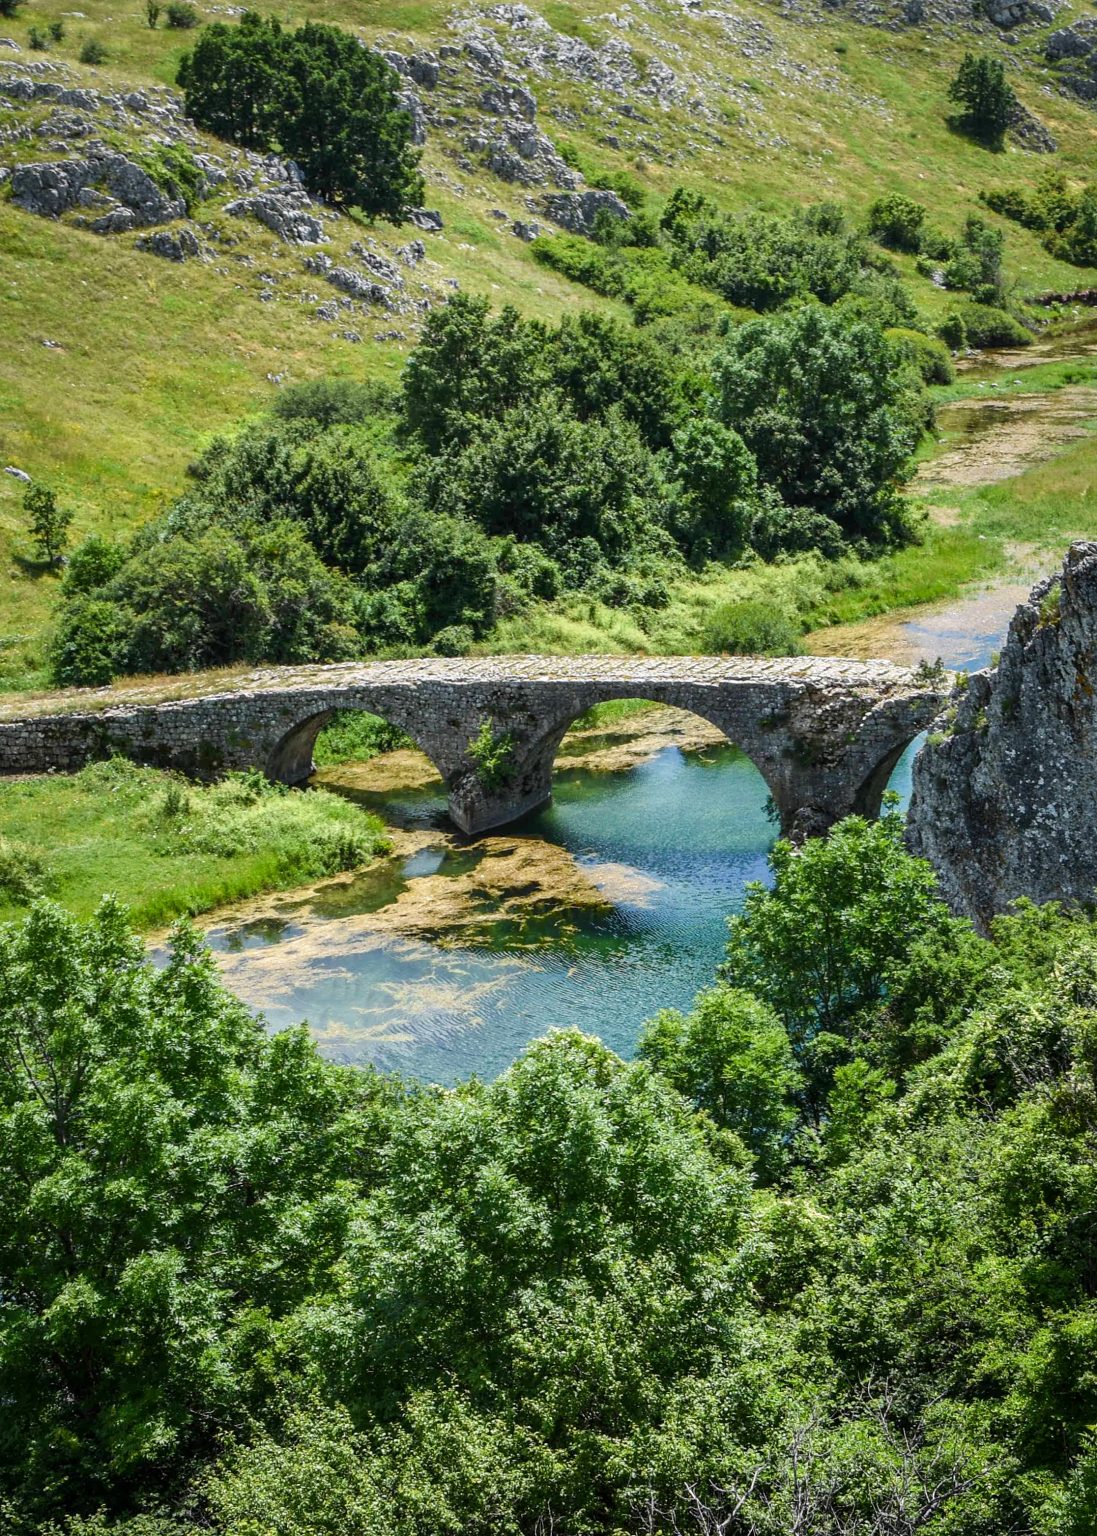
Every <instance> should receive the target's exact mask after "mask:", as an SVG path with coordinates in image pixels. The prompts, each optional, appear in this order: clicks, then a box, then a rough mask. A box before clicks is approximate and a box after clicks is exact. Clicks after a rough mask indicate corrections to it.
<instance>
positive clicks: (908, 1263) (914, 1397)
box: [0, 813, 1097, 1536]
mask: <svg viewBox="0 0 1097 1536" xmlns="http://www.w3.org/2000/svg"><path fill="white" fill-rule="evenodd" d="M1095 978H1097V931H1095V929H1094V925H1093V921H1092V919H1091V918H1090V917H1089V916H1087V915H1085V914H1073V915H1068V914H1065V913H1061V912H1059V911H1058V910H1057V909H1055V908H1054V907H1048V908H1045V909H1043V910H1037V909H1034V908H1030V907H1022V908H1021V909H1020V910H1019V911H1018V912H1017V913H1016V914H1015V915H1014V916H1011V917H1007V918H1003V919H1000V920H999V921H998V923H997V924H996V926H995V929H994V932H993V934H992V936H991V937H990V938H989V939H985V938H980V937H978V936H977V935H975V934H974V933H973V932H972V930H971V929H970V928H969V927H968V926H967V925H966V924H965V923H963V922H960V921H957V920H956V919H953V918H951V917H949V916H948V915H947V913H946V912H945V910H944V908H943V906H942V905H941V903H940V902H939V901H938V899H937V897H936V893H935V890H934V886H933V880H932V876H931V875H930V873H929V871H928V868H927V867H926V866H925V865H922V864H920V863H918V862H917V861H915V860H913V859H911V858H910V856H909V855H908V854H906V853H905V852H904V851H903V848H902V832H901V825H900V823H899V821H898V818H897V817H896V816H895V815H894V814H893V813H887V814H885V817H884V819H883V820H882V821H881V822H880V823H879V824H877V825H874V826H870V825H867V824H866V823H864V822H862V821H859V820H856V819H853V820H850V821H848V822H846V823H844V824H842V826H840V827H839V828H837V829H836V830H835V832H834V833H833V834H832V836H831V837H830V839H828V840H827V841H826V842H818V843H810V844H808V845H807V847H806V848H805V850H804V851H803V853H802V854H801V855H800V856H799V857H796V858H794V857H792V856H791V850H789V849H787V847H785V846H784V845H778V848H777V850H776V852H775V855H774V883H773V886H772V889H771V890H769V891H762V890H761V889H760V888H759V889H758V890H756V891H755V892H754V893H753V895H752V896H751V898H750V902H749V904H748V908H747V909H746V911H745V912H744V913H743V915H742V916H741V917H740V918H737V919H736V920H734V921H733V924H732V933H731V944H730V949H729V960H728V977H727V979H725V980H723V981H721V982H720V983H719V984H718V985H717V986H716V987H715V988H714V989H713V990H711V991H709V992H707V993H706V994H704V995H703V996H702V997H701V998H699V999H698V1002H697V1006H696V1009H695V1011H694V1012H693V1013H691V1014H690V1015H688V1016H683V1015H680V1014H674V1013H664V1014H661V1015H659V1016H658V1017H657V1018H656V1019H654V1020H653V1021H652V1022H651V1023H650V1024H649V1025H648V1026H647V1028H646V1030H645V1032H644V1036H643V1040H642V1044H641V1050H640V1060H639V1061H638V1062H635V1063H632V1064H626V1063H624V1062H622V1061H620V1060H619V1059H617V1058H616V1057H615V1056H614V1055H613V1054H612V1053H611V1052H609V1051H608V1050H607V1049H606V1048H605V1047H604V1046H602V1045H601V1044H600V1043H599V1042H597V1041H595V1040H592V1039H588V1038H585V1037H584V1036H582V1035H580V1034H578V1033H576V1032H574V1031H561V1032H557V1033H554V1034H552V1035H550V1036H549V1037H548V1038H547V1039H545V1040H542V1041H539V1042H537V1043H536V1044H534V1045H533V1046H531V1047H529V1048H528V1049H527V1050H526V1051H525V1052H524V1054H523V1055H522V1056H521V1057H520V1058H519V1059H518V1061H516V1062H515V1063H514V1064H513V1066H511V1067H510V1068H509V1069H508V1071H506V1072H505V1073H504V1074H503V1076H502V1077H501V1078H499V1079H498V1081H496V1082H495V1083H493V1084H490V1085H485V1084H483V1083H481V1082H478V1081H472V1082H469V1083H465V1084H462V1085H460V1086H458V1087H457V1088H455V1089H453V1090H449V1091H441V1090H436V1089H425V1088H419V1087H417V1086H416V1085H414V1084H410V1083H402V1082H400V1081H398V1080H396V1079H392V1078H386V1077H383V1076H380V1075H378V1074H377V1073H375V1072H372V1071H360V1070H355V1069H350V1068H345V1067H339V1066H334V1065H328V1064H325V1063H324V1062H322V1061H321V1060H320V1059H319V1058H318V1056H317V1055H316V1052H315V1048H314V1047H313V1046H312V1044H311V1043H310V1042H309V1040H308V1037H307V1035H306V1033H305V1032H304V1031H303V1030H289V1031H286V1032H284V1033H282V1034H279V1035H276V1036H273V1037H267V1036H266V1035H265V1034H264V1033H263V1031H262V1029H261V1027H260V1026H259V1025H258V1024H257V1023H256V1022H255V1021H254V1020H253V1019H252V1017H251V1016H250V1015H249V1014H248V1013H247V1011H246V1010H245V1009H244V1008H243V1007H242V1006H241V1005H240V1004H239V1003H237V1002H236V1001H235V1000H234V999H232V998H231V996H230V995H229V994H228V993H226V992H225V991H224V990H223V989H222V988H221V987H220V986H219V984H218V983H217V981H216V979H215V976H214V972H213V968H212V963H211V960H210V957H209V956H208V955H205V954H203V952H202V950H201V947H200V946H199V944H198V942H197V940H196V938H195V936H194V934H193V932H192V931H190V930H188V929H187V928H186V927H183V928H180V929H179V930H177V932H176V934H175V937H174V941H173V952H172V956H171V959H170V960H169V963H168V964H167V966H166V967H165V968H164V969H161V970H156V969H154V968H153V967H151V966H150V965H149V964H148V963H147V961H146V960H145V958H144V954H143V951H142V948H141V946H140V945H139V944H138V943H137V942H136V941H135V940H134V938H133V937H132V936H131V935H130V933H129V931H128V929H127V923H126V919H125V916H124V913H123V912H122V911H120V909H119V908H118V907H117V906H116V905H114V904H112V903H108V904H107V905H105V906H104V907H103V908H102V909H101V910H100V911H99V912H98V914H97V915H96V916H94V917H93V918H92V919H91V920H89V921H87V922H85V923H81V922H78V921H77V920H75V919H73V918H72V917H69V916H66V915H64V914H63V913H62V912H61V910H60V909H59V908H57V907H55V906H53V905H51V904H50V903H49V902H40V903H38V904H37V905H36V906H35V907H34V908H33V910H32V913H31V915H30V917H29V918H28V920H27V921H26V922H25V923H24V924H22V925H15V924H10V925H6V926H4V927H2V928H0V1068H2V1070H0V1234H2V1235H0V1372H2V1375H3V1380H4V1383H5V1397H6V1401H5V1415H4V1421H3V1432H2V1434H0V1500H3V1506H2V1507H3V1509H4V1513H5V1521H6V1524H7V1528H8V1529H10V1530H11V1531H12V1532H13V1533H14V1536H32V1533H36V1536H37V1533H40V1536H46V1532H50V1533H52V1532H54V1531H56V1530H57V1529H59V1528H63V1529H64V1530H65V1531H66V1532H71V1533H72V1536H197V1533H198V1532H205V1533H213V1536H244V1533H254V1532H264V1533H266V1532H273V1533H278V1536H336V1533H338V1536H344V1533H346V1532H351V1531H354V1532H358V1531H362V1532H365V1531H369V1532H370V1533H376V1536H428V1533H431V1536H433V1533H435V1532H437V1531H445V1530H449V1531H454V1532H457V1531H461V1532H469V1533H473V1532H482V1533H484V1536H487V1533H488V1532H498V1533H503V1532H512V1533H514V1536H517V1533H519V1532H524V1531H536V1530H538V1529H541V1530H544V1529H546V1528H547V1527H548V1525H549V1523H550V1522H551V1523H555V1524H557V1525H558V1526H560V1525H563V1527H564V1528H566V1529H568V1530H574V1531H583V1532H586V1533H588V1536H610V1533H621V1532H637V1533H638V1532H643V1531H664V1530H665V1531H667V1532H673V1531H674V1530H675V1529H677V1530H680V1531H682V1530H688V1529H691V1528H696V1529H699V1530H719V1529H721V1528H722V1529H724V1530H726V1531H731V1532H735V1533H737V1536H738V1533H746V1532H755V1533H765V1536H779V1533H780V1536H784V1533H787V1532H788V1531H790V1530H794V1529H796V1524H795V1521H797V1520H799V1521H801V1522H804V1521H806V1525H804V1526H803V1528H804V1529H806V1530H810V1531H812V1532H828V1531H834V1532H838V1531H855V1530H858V1529H862V1530H872V1529H873V1528H874V1527H875V1528H876V1529H878V1530H879V1529H890V1530H892V1531H896V1532H902V1531H908V1530H925V1531H927V1532H930V1533H935V1532H940V1533H941V1536H946V1533H947V1536H986V1533H989V1532H995V1533H997V1532H1001V1531H1013V1532H1016V1533H1017V1536H1049V1533H1054V1536H1080V1533H1082V1532H1088V1531H1090V1530H1092V1528H1093V1523H1094V1520H1095V1519H1097V1503H1095V1496H1094V1488H1095V1479H1094V1475H1093V1467H1094V1448H1093V1439H1092V1430H1091V1425H1092V1422H1093V1418H1094V1414H1095V1413H1097V1397H1095V1395H1094V1389H1093V1386H1092V1382H1091V1381H1090V1377H1089V1374H1087V1372H1086V1369H1085V1364H1084V1362H1085V1360H1086V1358H1087V1356H1088V1352H1089V1351H1090V1345H1091V1340H1090V1334H1091V1332H1092V1316H1091V1314H1092V1295H1091V1292H1092V1275H1091V1270H1092V1245H1093V1240H1094V1233H1093V1230H1092V1228H1093V1204H1094V1165H1093V1156H1092V1142H1093V1137H1094V1134H1095V1125H1094V1108H1093V1106H1094V1102H1095V1101H1097V1079H1095V1071H1094V1061H1095V1059H1097V1057H1095V1052H1094V1038H1095V1032H1097V981H1095ZM58 1521H60V1522H61V1525H60V1526H59V1525H58V1524H57V1523H56V1522H58ZM881 1521H885V1522H886V1523H885V1524H883V1525H882V1526H881V1523H880V1522H881Z"/></svg>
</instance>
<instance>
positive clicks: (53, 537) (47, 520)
mask: <svg viewBox="0 0 1097 1536" xmlns="http://www.w3.org/2000/svg"><path fill="white" fill-rule="evenodd" d="M23 510H24V512H25V513H26V515H27V529H28V531H29V533H30V536H31V538H32V539H33V540H34V543H35V546H36V548H37V550H38V552H39V554H40V555H41V556H42V558H43V560H45V561H46V563H47V564H48V565H51V566H57V565H60V564H61V557H62V555H63V554H64V551H65V545H66V544H67V543H68V533H69V529H70V528H71V527H72V513H71V512H70V511H69V510H68V508H67V507H62V506H59V505H58V502H57V495H56V493H55V492H54V491H51V490H50V489H49V488H48V486H45V485H28V486H27V488H26V490H25V491H24V492H23Z"/></svg>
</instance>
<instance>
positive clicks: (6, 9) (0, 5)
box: [0, 0, 26, 20]
mask: <svg viewBox="0 0 1097 1536" xmlns="http://www.w3.org/2000/svg"><path fill="white" fill-rule="evenodd" d="M25 3H26V0H0V16H3V17H4V18H5V19H6V20H7V19H10V18H11V17H12V16H14V15H15V13H16V12H17V11H18V9H19V7H20V6H21V5H24V4H25Z"/></svg>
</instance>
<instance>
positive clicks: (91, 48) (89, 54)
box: [80, 37, 108, 64]
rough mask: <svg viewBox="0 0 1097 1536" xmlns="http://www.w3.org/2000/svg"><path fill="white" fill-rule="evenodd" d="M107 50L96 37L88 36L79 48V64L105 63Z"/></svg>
mask: <svg viewBox="0 0 1097 1536" xmlns="http://www.w3.org/2000/svg"><path fill="white" fill-rule="evenodd" d="M107 57H108V55H107V50H106V47H105V46H104V44H103V43H101V42H100V41H99V39H98V38H97V37H89V38H88V39H87V41H86V42H85V43H84V45H83V47H82V48H81V49H80V62H81V64H105V63H106V62H107Z"/></svg>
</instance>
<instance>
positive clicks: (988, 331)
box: [956, 303, 1032, 347]
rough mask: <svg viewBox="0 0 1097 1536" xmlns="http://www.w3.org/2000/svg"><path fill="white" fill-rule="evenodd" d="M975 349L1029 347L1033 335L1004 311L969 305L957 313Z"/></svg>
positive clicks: (988, 305) (962, 307)
mask: <svg viewBox="0 0 1097 1536" xmlns="http://www.w3.org/2000/svg"><path fill="white" fill-rule="evenodd" d="M956 313H957V314H958V316H959V318H960V321H961V323H962V324H963V327H964V334H965V335H966V337H967V340H968V344H969V345H970V346H973V347H1027V346H1030V345H1031V343H1032V333H1031V331H1028V330H1026V329H1025V327H1024V326H1023V325H1022V324H1021V322H1020V321H1019V320H1016V319H1014V317H1013V316H1012V315H1010V314H1007V312H1006V311H1005V310H1004V309H997V308H995V307H994V306H993V305H990V304H975V303H968V304H962V305H960V307H959V309H958V310H957V312H956Z"/></svg>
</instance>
